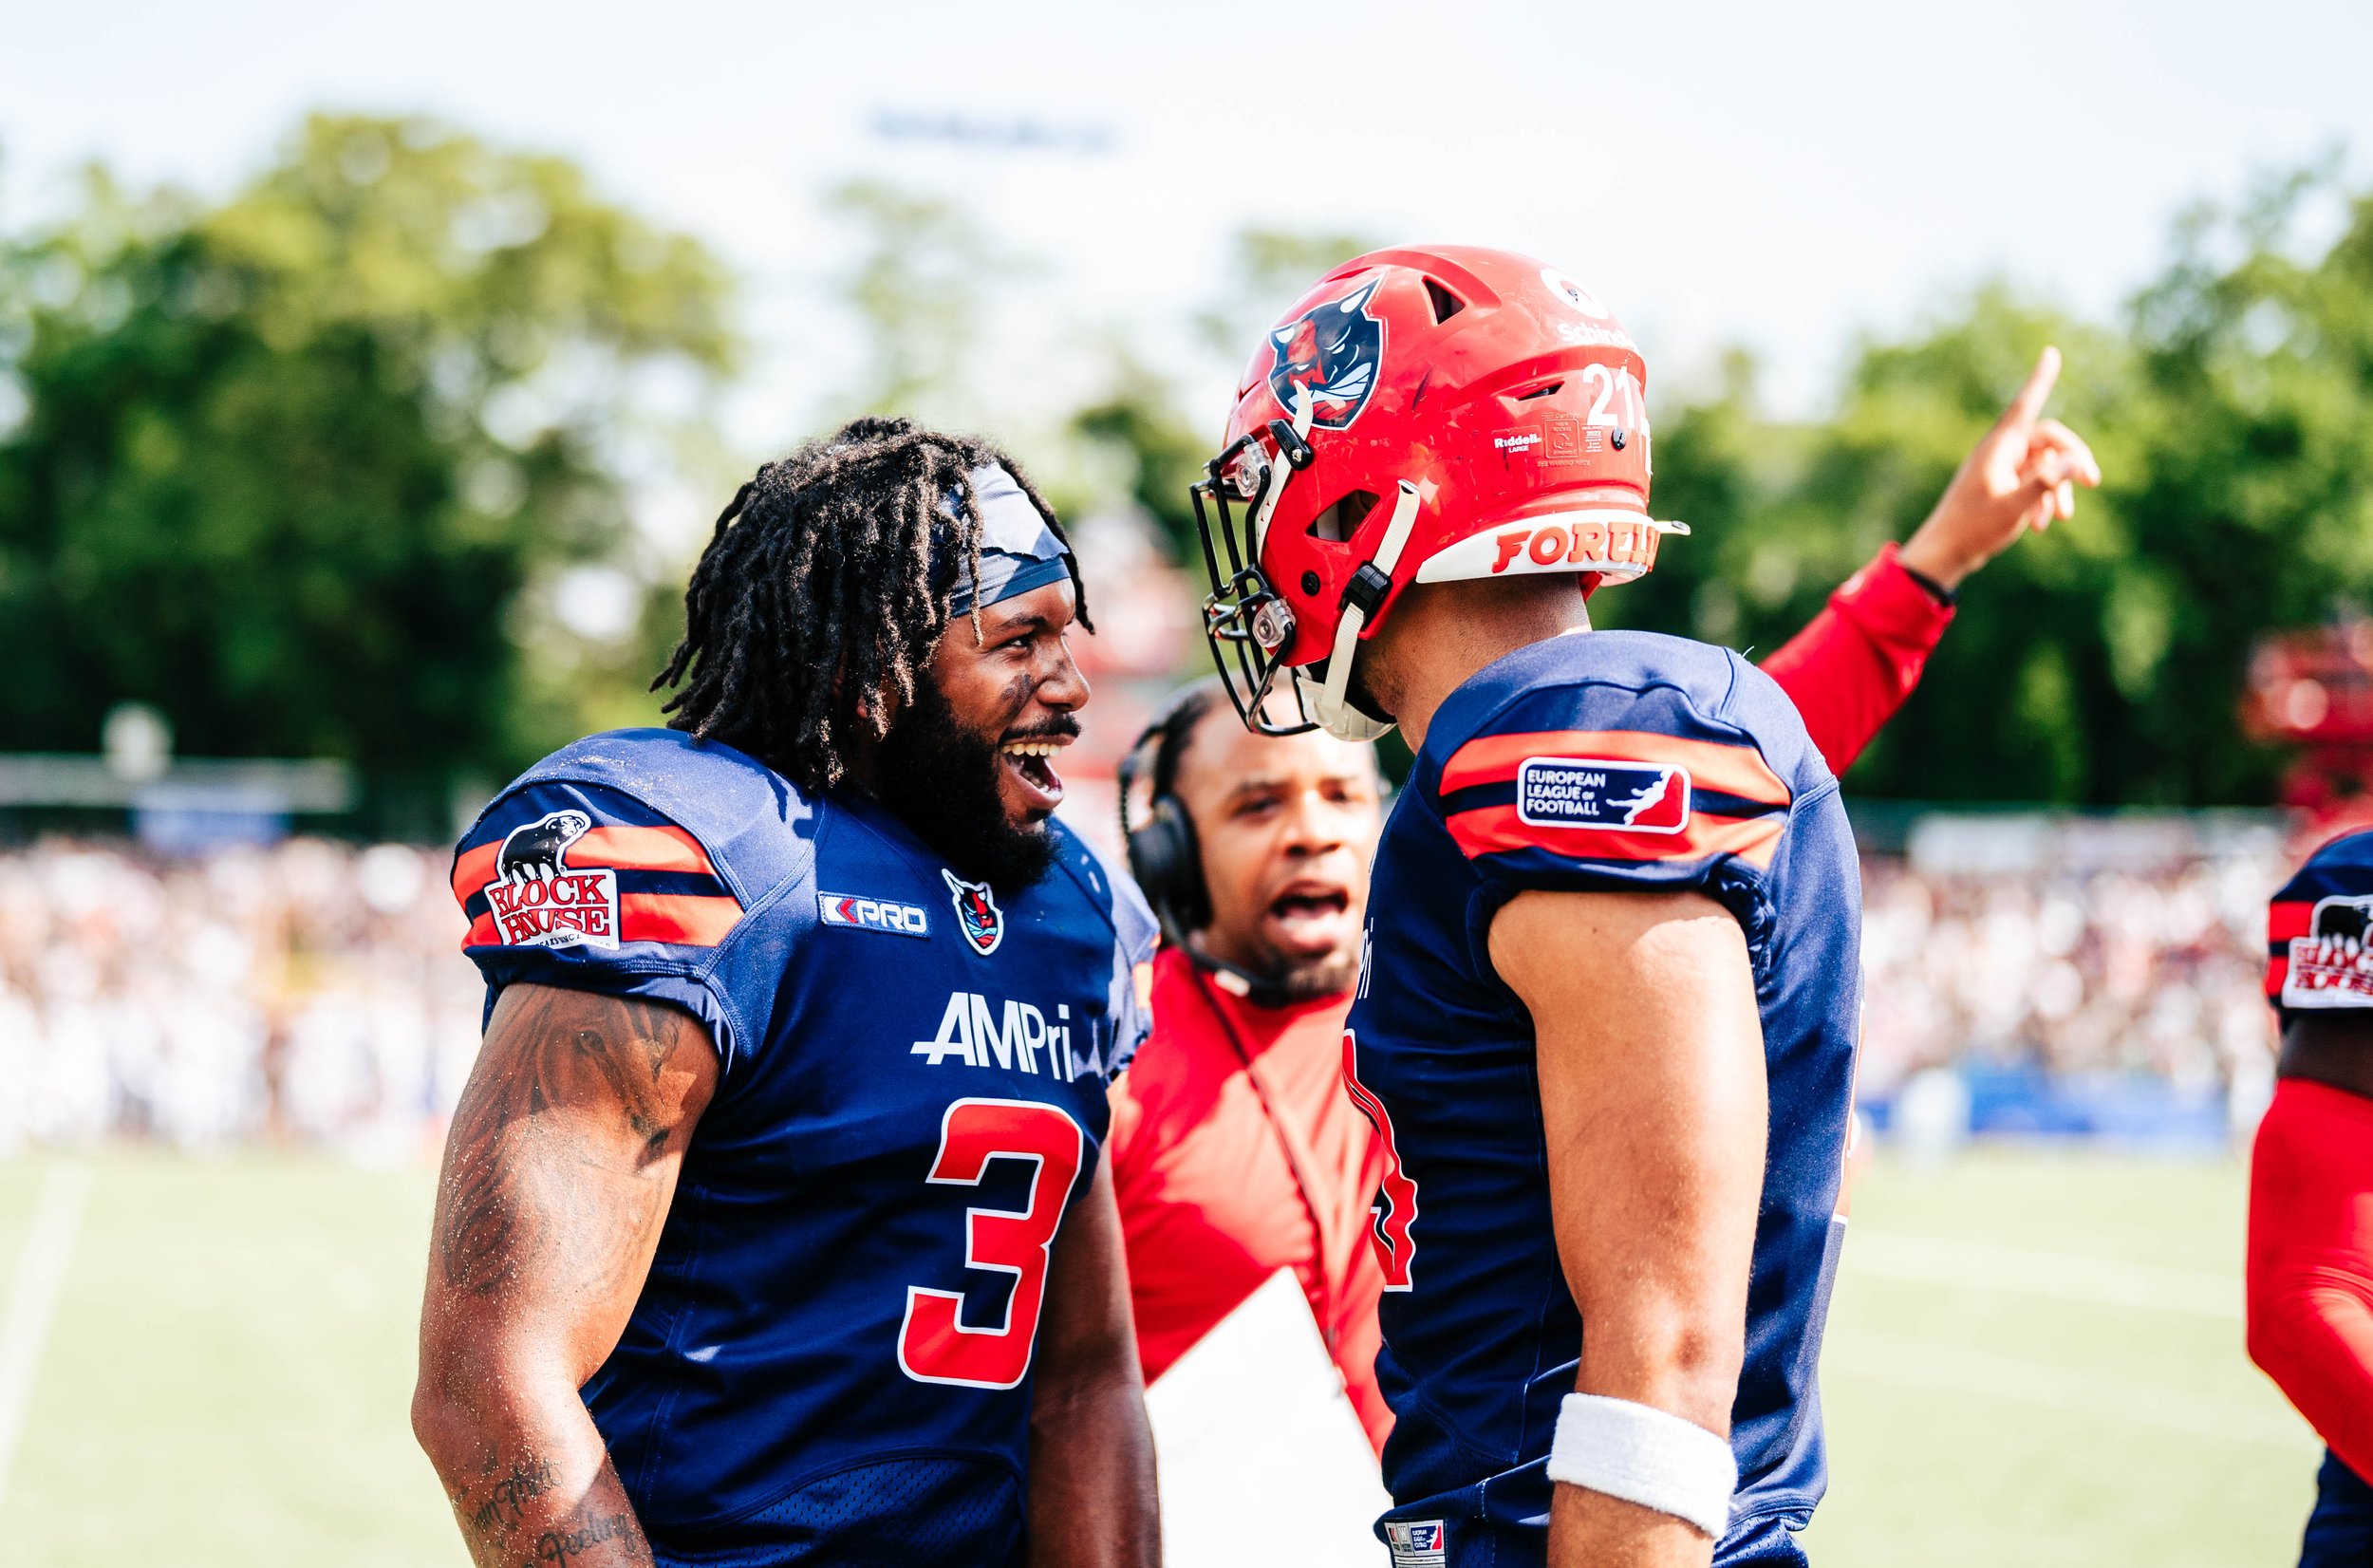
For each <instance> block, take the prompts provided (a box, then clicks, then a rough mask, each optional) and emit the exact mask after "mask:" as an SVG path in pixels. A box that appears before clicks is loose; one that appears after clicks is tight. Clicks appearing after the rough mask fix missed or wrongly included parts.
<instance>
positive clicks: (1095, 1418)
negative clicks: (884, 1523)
mask: <svg viewBox="0 0 2373 1568" xmlns="http://www.w3.org/2000/svg"><path fill="white" fill-rule="evenodd" d="M1029 1520H1030V1568H1151V1565H1153V1564H1156V1563H1159V1562H1160V1561H1161V1560H1162V1540H1161V1527H1160V1514H1159V1511H1158V1510H1157V1509H1156V1507H1155V1505H1154V1484H1153V1428H1151V1427H1150V1426H1149V1424H1148V1422H1147V1420H1146V1390H1145V1382H1144V1379H1143V1377H1142V1375H1141V1373H1140V1372H1139V1368H1138V1361H1137V1331H1136V1328H1135V1326H1134V1324H1133V1322H1132V1320H1131V1318H1130V1306H1129V1268H1128V1263H1127V1260H1126V1258H1125V1255H1124V1253H1123V1252H1122V1249H1121V1220H1120V1208H1119V1206H1118V1205H1117V1204H1115V1203H1114V1202H1113V1200H1112V1162H1111V1161H1110V1160H1104V1161H1102V1162H1100V1163H1099V1164H1098V1166H1097V1167H1096V1175H1095V1181H1094V1182H1093V1184H1092V1185H1090V1186H1089V1188H1088V1195H1087V1196H1086V1197H1085V1198H1083V1199H1081V1200H1080V1202H1079V1205H1078V1206H1077V1207H1076V1208H1074V1210H1073V1211H1072V1213H1071V1215H1070V1216H1069V1217H1068V1218H1067V1219H1065V1220H1064V1222H1063V1228H1062V1231H1061V1232H1060V1234H1058V1235H1057V1236H1056V1241H1055V1250H1054V1255H1053V1257H1052V1259H1051V1260H1050V1261H1049V1263H1048V1267H1047V1285H1046V1307H1045V1310H1044V1313H1043V1315H1042V1316H1040V1317H1039V1319H1038V1344H1037V1355H1036V1360H1035V1366H1034V1370H1033V1372H1032V1373H1031V1404H1030V1503H1029Z"/></svg>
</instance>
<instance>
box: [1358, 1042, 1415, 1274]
mask: <svg viewBox="0 0 2373 1568" xmlns="http://www.w3.org/2000/svg"><path fill="white" fill-rule="evenodd" d="M1343 1088H1344V1089H1345V1091H1347V1092H1349V1093H1350V1094H1351V1097H1352V1104H1354V1105H1355V1106H1357V1107H1359V1113H1360V1114H1361V1115H1363V1116H1365V1117H1367V1118H1368V1125H1369V1126H1370V1127H1373V1128H1374V1129H1376V1143H1377V1146H1378V1147H1379V1148H1382V1149H1383V1150H1384V1174H1383V1176H1381V1177H1380V1178H1378V1180H1377V1183H1376V1202H1375V1206H1374V1207H1373V1208H1371V1209H1370V1210H1369V1211H1368V1212H1369V1215H1370V1220H1369V1225H1368V1240H1369V1241H1371V1242H1373V1243H1374V1245H1375V1249H1376V1261H1377V1262H1379V1263H1381V1264H1383V1265H1384V1288H1385V1289H1386V1290H1407V1289H1409V1264H1410V1260H1411V1258H1412V1257H1414V1256H1415V1255H1416V1252H1417V1244H1416V1243H1415V1242H1414V1241H1411V1240H1410V1237H1409V1227H1410V1223H1411V1221H1413V1220H1415V1219H1416V1218H1417V1184H1416V1183H1415V1182H1412V1181H1411V1180H1410V1179H1409V1175H1408V1173H1407V1172H1405V1171H1404V1170H1402V1169H1401V1151H1400V1150H1399V1149H1397V1148H1393V1147H1392V1115H1391V1113H1390V1112H1388V1111H1386V1110H1385V1109H1384V1102H1383V1101H1382V1100H1379V1099H1377V1098H1376V1096H1375V1094H1374V1093H1373V1092H1372V1091H1370V1089H1369V1088H1368V1086H1367V1085H1366V1084H1364V1083H1361V1082H1360V1081H1359V1060H1358V1042H1357V1041H1356V1040H1355V1038H1354V1037H1353V1035H1352V1032H1351V1031H1350V1030H1348V1029H1346V1030H1344V1031H1343Z"/></svg>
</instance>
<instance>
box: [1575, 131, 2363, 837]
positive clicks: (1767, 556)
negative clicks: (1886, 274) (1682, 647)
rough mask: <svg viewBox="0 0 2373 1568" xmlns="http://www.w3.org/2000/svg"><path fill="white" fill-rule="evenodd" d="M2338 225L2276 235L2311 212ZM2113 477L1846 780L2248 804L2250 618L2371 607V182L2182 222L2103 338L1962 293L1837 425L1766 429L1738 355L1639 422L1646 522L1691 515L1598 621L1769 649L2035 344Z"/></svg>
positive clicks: (1866, 384)
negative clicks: (2320, 236) (1700, 396)
mask: <svg viewBox="0 0 2373 1568" xmlns="http://www.w3.org/2000/svg"><path fill="white" fill-rule="evenodd" d="M2319 210H2320V211H2321V212H2322V213H2325V214H2327V215H2331V214H2336V215H2338V219H2339V221H2338V225H2337V226H2338V230H2339V237H2338V238H2337V240H2335V241H2332V242H2331V243H2330V244H2329V246H2328V248H2327V249H2317V250H2313V251H2312V253H2308V254H2302V253H2301V252H2308V251H2310V249H2311V248H2309V247H2307V246H2305V245H2303V244H2302V243H2301V242H2300V241H2299V240H2298V239H2297V238H2296V237H2295V235H2296V233H2297V231H2298V230H2299V229H2300V228H2301V226H2302V225H2301V219H2302V218H2303V216H2304V215H2307V214H2308V213H2310V212H2314V211H2319ZM2046 342H2057V343H2059V344H2060V345H2061V346H2062V347H2063V348H2064V349H2065V351H2066V358H2067V371H2066V373H2065V375H2064V376H2063V378H2062V380H2061V383H2060V390H2059V392H2058V393H2057V394H2056V395H2055V397H2054V400H2053V412H2055V413H2056V414H2058V415H2060V416H2061V417H2062V418H2063V419H2065V420H2066V421H2067V422H2068V423H2069V424H2071V425H2073V426H2075V427H2076V428H2077V429H2078V430H2079V431H2081V432H2082V433H2083V435H2084V436H2085V437H2086V439H2088V440H2089V441H2090V442H2091V443H2092V445H2093V448H2094V450H2095V451H2096V452H2097V453H2098V454H2099V455H2100V457H2101V461H2102V470H2103V473H2104V476H2105V483H2104V485H2103V488H2102V491H2101V492H2100V493H2099V494H2098V495H2085V496H2083V498H2082V499H2081V500H2080V501H2079V503H2078V514H2077V516H2076V518H2075V519H2074V521H2073V522H2070V523H2065V524H2062V525H2060V526H2058V527H2056V528H2055V529H2053V530H2052V532H2050V533H2048V534H2046V535H2045V536H2043V537H2041V538H2030V539H2027V540H2025V541H2023V542H2022V543H2020V544H2019V545H2017V546H2016V547H2014V548H2013V549H2012V550H2011V551H2009V552H2008V553H2007V554H2005V555H2003V556H2002V557H2000V558H1999V559H1997V560H1996V561H1995V562H1994V563H1993V564H1992V565H1991V566H1990V567H1988V568H1987V569H1986V570H1985V571H1984V572H1982V573H1981V574H1980V575H1979V576H1978V577H1976V578H1975V579H1973V580H1972V581H1971V584H1970V585H1969V586H1968V588H1966V589H1965V591H1964V594H1963V600H1962V606H1963V607H1962V609H1961V613H1960V617H1959V620H1958V623H1957V624H1956V625H1954V627H1953V632H1952V634H1951V635H1950V636H1949V637H1948V638H1947V640H1946V642H1945V644H1944V646H1943V647H1942V648H1941V649H1939V650H1938V653H1937V655H1936V657H1935V659H1934V662H1933V663H1932V664H1931V666H1930V670H1929V675H1928V679H1927V681H1926V683H1925V684H1924V685H1923V687H1922V689H1921V690H1920V692H1919V693H1918V694H1917V695H1916V696H1915V697H1914V698H1913V700H1911V701H1910V702H1909V703H1908V704H1907V705H1906V707H1905V709H1904V711H1903V713H1902V714H1901V716H1900V717H1899V718H1898V719H1897V720H1896V722H1895V723H1894V724H1893V725H1892V726H1891V727H1890V728H1889V730H1888V731H1887V733H1886V734H1885V735H1884V736H1882V737H1880V739H1879V740H1878V743H1877V744H1876V745H1874V746H1873V747H1872V749H1871V752H1870V754H1869V755H1868V756H1866V757H1865V759H1864V760H1863V762H1862V763H1861V764H1860V766H1859V768H1858V769H1857V770H1856V773H1855V775H1854V777H1853V778H1852V779H1851V780H1850V785H1851V787H1852V788H1853V789H1854V790H1856V791H1857V792H1858V793H1866V794H1877V795H1890V796H1897V797H1901V798H1914V799H1979V800H2035V801H2054V802H2062V803H2066V804H2081V805H2112V804H2164V805H2199V804H2217V803H2262V802H2264V801H2265V800H2267V799H2268V798H2270V795H2271V793H2272V788H2273V782H2274V778H2275V775H2276V774H2277V772H2278V771H2279V769H2280V766H2281V764H2282V761H2283V757H2282V756H2281V754H2280V753H2278V752H2276V751H2273V750H2270V749H2269V748H2267V747H2263V746H2259V745H2255V744H2253V743H2252V742H2250V741H2248V740H2247V739H2245V738H2244V737H2242V735H2241V733H2240V728H2239V724H2238V722H2237V716H2236V710H2237V708H2238V705H2239V703H2240V700H2241V697H2242V692H2243V686H2244V681H2245V678H2246V675H2247V670H2248V663H2249V657H2250V652H2251V649H2252V645H2253V644H2254V643H2255V641H2256V640H2257V638H2258V637H2259V636H2260V635H2261V634H2262V633H2263V632H2265V631H2267V630H2269V629H2271V628H2278V627H2285V626H2295V625H2308V624H2313V623H2315V622H2318V621H2324V620H2328V619H2330V618H2331V617H2333V616H2334V615H2335V614H2339V613H2345V612H2351V611H2354V610H2357V609H2359V608H2360V607H2363V606H2364V605H2365V604H2366V603H2367V602H2368V601H2373V196H2364V195H2352V194H2350V193H2347V192H2345V191H2343V190H2340V189H2338V188H2337V187H2335V186H2334V185H2333V184H2332V183H2331V182H2330V181H2329V179H2328V178H2326V177H2297V178H2293V179H2289V180H2285V181H2282V182H2280V183H2278V184H2276V185H2274V186H2272V187H2270V189H2269V191H2268V192H2267V193H2265V194H2264V195H2262V196H2260V197H2258V198H2257V199H2256V200H2254V201H2253V202H2252V204H2251V205H2250V206H2249V207H2248V208H2247V209H2246V210H2244V211H2243V212H2241V213H2239V214H2237V215H2217V214H2214V213H2210V212H2207V211H2203V212H2201V213H2198V214H2195V215H2193V216H2192V217H2190V218H2189V219H2187V220H2186V222H2185V223H2184V225H2183V226H2182V227H2181V229H2180V230H2179V233H2178V244H2177V252H2176V255H2175V257H2174V258H2173V260H2172V261H2171V263H2170V265H2169V266H2168V268H2167V270H2166V271H2165V272H2164V274H2163V275H2162V276H2161V277H2160V278H2159V279H2158V280H2157V281H2156V282H2155V283H2153V284H2152V285H2151V286H2150V287H2149V288H2148V289H2145V290H2143V291H2142V292H2141V293H2140V294H2139V296H2138V297H2137V299H2136V301H2135V303H2134V305H2133V307H2132V308H2131V310H2130V312H2129V315H2128V319H2127V321H2126V322H2125V324H2124V327H2123V330H2116V331H2113V330H2108V329H2104V328H2100V327H2085V326H2083V325H2080V324H2076V323H2072V322H2069V321H2067V320H2065V319H2062V318H2059V317H2056V316H2055V315H2053V314H2052V313H2051V312H2049V311H2046V310H2044V309H2040V308H2035V307H2033V306H2030V305H2027V304H2023V303H2022V302H2020V301H2019V300H2018V299H2017V298H2016V297H2015V296H2014V295H2012V294H2011V293H2010V292H2009V291H2008V290H2007V289H2002V288H2000V287H1992V288H1988V289H1981V290H1980V291H1978V292H1977V293H1976V294H1975V295H1974V296H1972V297H1971V299H1970V300H1969V301H1968V302H1967V303H1966V304H1965V305H1963V306H1962V307H1961V308H1958V309H1956V310H1954V311H1953V313H1952V314H1951V315H1949V316H1947V317H1946V318H1944V319H1943V320H1941V321H1939V322H1938V323H1936V324H1935V325H1934V327H1932V328H1930V329H1929V330H1928V331H1926V332H1924V333H1921V334H1919V335H1917V336H1915V337H1913V338H1910V339H1909V340H1907V341H1904V342H1900V343H1874V344H1871V345H1867V346H1866V347H1865V348H1864V350H1863V351H1862V353H1861V354H1860V356H1859V361H1858V363H1857V364H1856V365H1855V367H1854V369H1853V371H1852V372H1851V374H1850V376H1849V378H1848V381H1847V384H1846V386H1845V388H1844V392H1843V396H1842V398H1841V399H1840V406H1839V409H1838V411H1837V413H1836V414H1835V415H1834V416H1833V417H1832V418H1831V419H1830V420H1826V421H1824V422H1822V423H1820V424H1817V425H1812V426H1794V427H1791V426H1785V425H1779V424H1775V423H1772V422H1770V421H1767V420H1761V419H1759V418H1758V417H1757V416H1756V414H1755V413H1754V411H1753V406H1752V399H1751V376H1750V375H1749V373H1748V371H1747V367H1746V366H1744V365H1743V364H1742V365H1739V366H1736V367H1734V370H1733V373H1732V375H1731V377H1730V378H1729V382H1728V385H1727V387H1726V388H1725V389H1724V390H1723V391H1722V392H1721V393H1720V394H1719V395H1718V396H1716V397H1714V398H1711V399H1710V400H1707V401H1702V402H1700V403H1698V404H1696V405H1694V406H1691V407H1687V408H1684V409H1681V410H1679V411H1677V412H1668V413H1666V414H1665V415H1663V416H1662V418H1660V419H1659V420H1658V423H1657V437H1656V458H1657V464H1656V467H1657V473H1656V498H1657V510H1658V511H1659V512H1660V513H1664V514H1667V515H1672V516H1677V517H1680V518H1681V519H1683V520H1684V521H1686V522H1689V523H1690V524H1691V525H1692V526H1693V527H1695V528H1696V529H1697V531H1698V532H1697V533H1696V535H1695V537H1693V538H1691V539H1688V540H1677V541H1674V543H1673V546H1672V548H1671V549H1669V550H1667V551H1665V552H1664V553H1663V554H1662V555H1661V556H1659V558H1658V560H1657V566H1656V571H1655V573H1654V576H1653V577H1651V578H1650V579H1649V580H1648V581H1647V582H1645V583H1643V584H1640V585H1638V586H1637V587H1634V588H1623V589H1621V590H1619V591H1618V592H1615V593H1610V594H1608V595H1606V596H1604V597H1603V598H1602V599H1600V600H1598V605H1599V606H1601V607H1604V609H1605V611H1606V618H1607V619H1609V620H1611V621H1612V620H1617V619H1619V620H1620V621H1621V622H1622V623H1624V624H1628V625H1653V626H1655V627H1657V628H1659V629H1664V630H1673V631H1683V632H1689V633H1692V634H1694V635H1698V636H1703V637H1707V638H1710V639H1712V640H1715V641H1722V642H1728V643H1731V644H1734V645H1738V646H1743V647H1744V646H1753V647H1756V648H1759V649H1761V650H1766V651H1767V650H1769V649H1770V648H1772V647H1775V646H1777V645H1778V644H1779V643H1780V641H1782V640H1783V639H1784V638H1785V637H1786V636H1787V635H1788V634H1789V633H1790V632H1792V631H1793V630H1794V629H1795V628H1796V627H1797V626H1799V625H1803V621H1804V619H1805V618H1806V617H1807V616H1809V615H1810V614H1811V613H1812V612H1813V611H1814V610H1815V609H1816V608H1817V607H1819V605H1820V602H1821V599H1822V596H1823V595H1824V594H1825V593H1826V592H1827V591H1828V589H1829V588H1831V587H1832V586H1833V585H1834V584H1836V583H1837V581H1838V580H1839V579H1840V577H1841V576H1842V575H1843V574H1844V573H1845V572H1846V571H1848V570H1850V569H1852V568H1853V566H1854V565H1855V564H1856V563H1858V562H1859V561H1860V560H1861V559H1862V558H1863V557H1864V556H1865V555H1867V553H1868V552H1869V551H1871V550H1872V549H1874V548H1876V547H1877V545H1878V543H1879V542H1880V541H1881V540H1884V539H1887V538H1901V537H1902V536H1903V535H1904V534H1906V533H1907V532H1910V530H1911V529H1912V528H1913V527H1914V526H1915V524H1916V523H1917V522H1918V521H1919V519H1920V517H1921V516H1922V515H1923V514H1924V513H1925V511H1926V509H1927V507H1928V505H1929V504H1930V502H1931V501H1932V500H1933V499H1934V496H1935V495H1936V493H1937V492H1938V490H1939V489H1941V487H1942V486H1943V483H1944V481H1945V479H1946V477H1947V476H1949V475H1950V474H1951V473H1952V471H1953V464H1954V463H1955V462H1956V461H1957V460H1958V458H1959V457H1960V455H1961V454H1962V453H1963V452H1964V451H1966V450H1967V449H1968V447H1969V445H1970V444H1971V442H1972V441H1973V440H1974V439H1976V437H1977V435H1978V433H1979V432H1980V431H1982V430H1983V429H1984V428H1985V425H1986V422H1987V421H1988V420H1990V419H1991V418H1992V417H1993V415H1994V413H1995V411H1996V410H1998V409H1999V408H2000V407H2001V405H2002V402H2003V401H2004V400H2005V399H2006V398H2008V396H2009V393H2010V392H2011V390H2012V389H2013V388H2015V387H2016V386H2017V384H2018V383H2019V380H2020V377H2021V376H2022V375H2023V374H2024V373H2025V370H2026V368H2027V365H2028V364H2031V363H2032V362H2033V359H2034V355H2035V353H2036V350H2037V349H2038V348H2039V347H2040V346H2041V345H2043V344H2045V343H2046Z"/></svg>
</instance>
